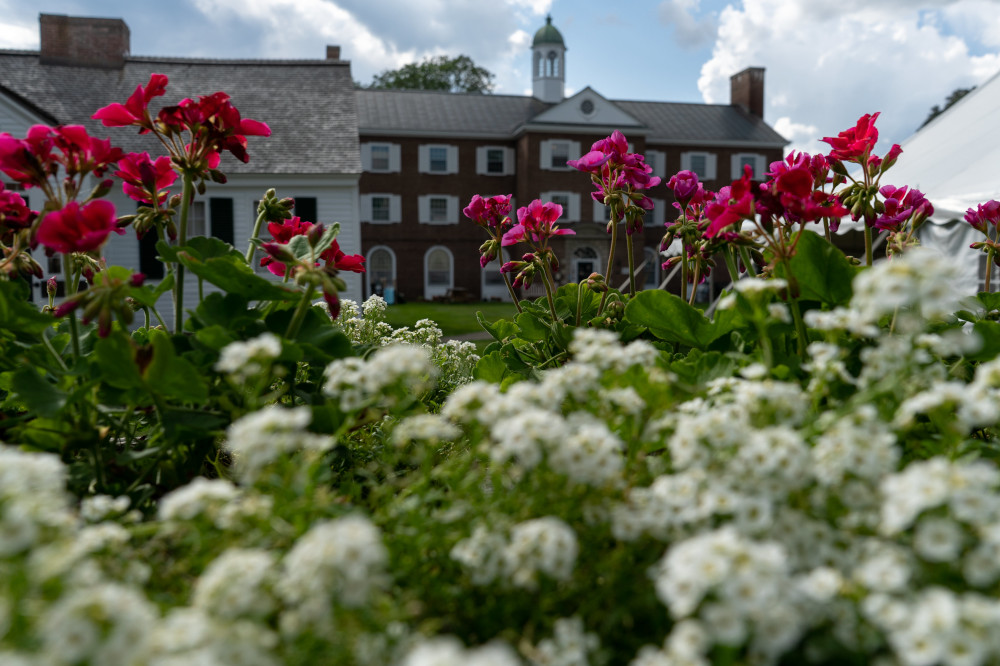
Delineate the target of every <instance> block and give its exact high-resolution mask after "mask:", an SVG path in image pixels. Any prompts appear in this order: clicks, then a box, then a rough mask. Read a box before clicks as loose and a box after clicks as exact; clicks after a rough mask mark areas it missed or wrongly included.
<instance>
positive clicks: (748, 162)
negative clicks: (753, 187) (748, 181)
mask: <svg viewBox="0 0 1000 666" xmlns="http://www.w3.org/2000/svg"><path fill="white" fill-rule="evenodd" d="M746 167H750V173H751V174H753V177H754V178H757V173H756V171H755V169H756V168H757V158H755V157H754V156H753V155H743V156H742V157H740V175H741V176H742V175H743V169H744V168H746Z"/></svg>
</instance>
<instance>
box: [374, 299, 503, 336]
mask: <svg viewBox="0 0 1000 666" xmlns="http://www.w3.org/2000/svg"><path fill="white" fill-rule="evenodd" d="M476 312H482V313H483V315H484V316H485V317H486V318H487V319H488V320H490V321H495V320H497V319H500V318H511V317H513V316H514V314H515V313H516V311H515V309H514V306H513V305H512V304H510V303H404V304H402V305H390V306H389V307H388V308H386V321H388V322H389V323H390V324H392V326H393V327H395V328H398V327H400V326H413V325H414V324H415V323H417V322H418V321H419V320H421V319H432V320H433V321H435V322H437V325H438V326H440V327H441V332H442V333H444V334H445V335H446V336H448V335H462V334H465V333H480V332H484V331H483V328H482V326H480V325H479V322H478V321H476Z"/></svg>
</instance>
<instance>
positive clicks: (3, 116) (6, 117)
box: [0, 90, 51, 137]
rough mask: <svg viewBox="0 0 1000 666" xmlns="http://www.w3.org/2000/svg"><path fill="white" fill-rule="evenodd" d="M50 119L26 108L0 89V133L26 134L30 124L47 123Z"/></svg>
mask: <svg viewBox="0 0 1000 666" xmlns="http://www.w3.org/2000/svg"><path fill="white" fill-rule="evenodd" d="M50 123H51V121H50V120H49V119H47V118H43V117H42V116H41V115H39V114H38V113H37V112H36V111H34V110H32V109H30V108H28V107H27V106H25V105H24V104H22V103H21V102H20V101H19V100H17V99H16V98H14V97H13V96H11V95H8V94H6V93H5V92H4V91H3V90H0V133H3V132H7V133H9V134H11V135H13V136H15V137H23V136H25V135H27V133H28V128H29V127H31V126H32V125H48V124H50Z"/></svg>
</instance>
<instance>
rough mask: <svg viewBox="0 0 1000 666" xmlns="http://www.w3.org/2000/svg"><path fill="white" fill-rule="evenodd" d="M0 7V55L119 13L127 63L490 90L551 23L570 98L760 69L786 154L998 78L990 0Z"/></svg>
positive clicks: (659, 89) (628, 94) (905, 117)
mask: <svg viewBox="0 0 1000 666" xmlns="http://www.w3.org/2000/svg"><path fill="white" fill-rule="evenodd" d="M23 6H24V3H23V2H21V0H0V48H26V49H36V48H38V13H39V12H45V13H54V14H70V15H78V16H104V17H118V18H123V19H124V20H125V22H126V23H127V24H128V25H129V28H130V30H131V37H132V53H133V54H135V55H166V56H170V55H174V56H191V57H209V58H322V57H324V56H325V47H326V45H327V44H339V45H340V46H341V49H342V57H343V58H345V59H348V60H350V61H351V63H352V71H353V74H354V78H355V79H357V80H359V81H362V82H367V81H370V80H371V77H372V76H373V75H374V74H376V73H378V72H380V71H382V70H384V69H388V68H395V67H398V66H400V65H402V64H405V63H407V62H413V61H416V60H420V59H422V58H424V57H426V56H429V55H438V54H448V55H458V54H463V53H464V54H467V55H469V56H471V57H472V58H473V60H475V61H476V62H477V63H478V64H480V65H482V66H485V67H487V68H488V69H490V70H491V71H493V72H494V73H496V75H497V84H498V85H497V92H498V93H508V94H524V93H526V92H528V91H529V90H530V86H531V81H530V67H529V62H530V60H529V58H530V53H529V46H530V41H531V36H532V35H533V34H534V32H535V30H537V29H538V28H539V27H540V26H541V25H543V24H544V21H545V16H546V15H547V14H549V13H551V15H552V17H553V24H554V25H555V26H556V27H557V28H558V29H559V30H560V31H561V32H562V34H563V37H564V39H565V41H566V44H567V47H568V51H567V65H566V70H567V93H568V94H571V93H573V92H575V91H577V90H580V89H581V88H583V87H585V86H587V85H589V86H591V87H592V88H594V89H595V90H597V91H598V92H600V93H601V94H603V95H605V96H606V97H609V98H612V99H645V100H659V101H683V102H708V103H722V104H725V103H728V102H729V83H728V81H729V76H730V75H731V74H733V73H735V72H736V71H739V70H741V69H743V68H744V67H747V66H758V67H764V68H766V83H765V100H766V101H765V105H766V106H765V120H767V122H768V123H770V124H771V125H772V126H773V127H775V129H777V130H778V131H779V132H781V133H782V134H783V135H784V136H786V137H787V138H789V139H790V140H791V141H792V146H791V147H792V148H796V149H804V150H810V151H824V152H825V150H824V149H825V147H826V146H825V144H821V143H818V139H819V138H821V137H823V136H831V135H835V134H836V133H837V132H839V131H840V130H842V129H845V128H846V127H848V126H850V125H853V124H854V121H855V120H856V119H857V118H858V117H859V116H860V115H862V114H863V113H868V112H874V111H881V112H882V116H881V118H880V119H879V128H880V130H881V134H882V138H883V142H884V143H886V144H888V143H889V142H901V141H903V140H904V139H905V138H906V137H907V136H909V135H910V134H911V133H912V132H913V131H914V130H915V129H916V127H917V126H918V125H919V124H920V123H921V122H922V121H923V119H924V118H925V117H926V115H927V112H928V110H929V109H930V107H931V106H932V105H934V104H940V103H941V102H942V101H943V100H944V98H945V97H946V96H947V95H948V94H949V93H950V92H951V91H952V90H954V89H955V88H957V87H968V86H971V85H976V84H979V83H981V82H983V81H984V80H986V79H987V78H989V77H990V76H992V75H993V74H994V73H996V72H997V71H998V70H1000V0H838V2H836V3H833V2H827V1H825V0H728V1H727V0H649V1H642V0H620V1H619V2H617V3H610V2H597V1H594V0H493V1H491V2H483V1H482V0H198V1H194V0H174V1H173V2H171V3H163V2H150V1H148V0H130V1H125V0H88V1H82V0H36V1H35V2H34V3H32V11H31V13H25V12H24V11H23Z"/></svg>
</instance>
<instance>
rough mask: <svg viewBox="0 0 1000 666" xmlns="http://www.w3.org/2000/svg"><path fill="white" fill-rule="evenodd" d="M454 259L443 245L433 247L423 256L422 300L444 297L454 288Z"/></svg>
mask: <svg viewBox="0 0 1000 666" xmlns="http://www.w3.org/2000/svg"><path fill="white" fill-rule="evenodd" d="M454 265H455V261H454V257H453V256H452V254H451V250H449V249H448V248H446V247H445V246H444V245H435V246H434V247H432V248H431V249H429V250H427V253H426V254H425V255H424V298H426V299H427V300H431V299H433V298H434V297H435V296H444V295H446V294H447V293H448V291H449V290H450V289H451V288H452V287H454V286H455V271H454Z"/></svg>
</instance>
